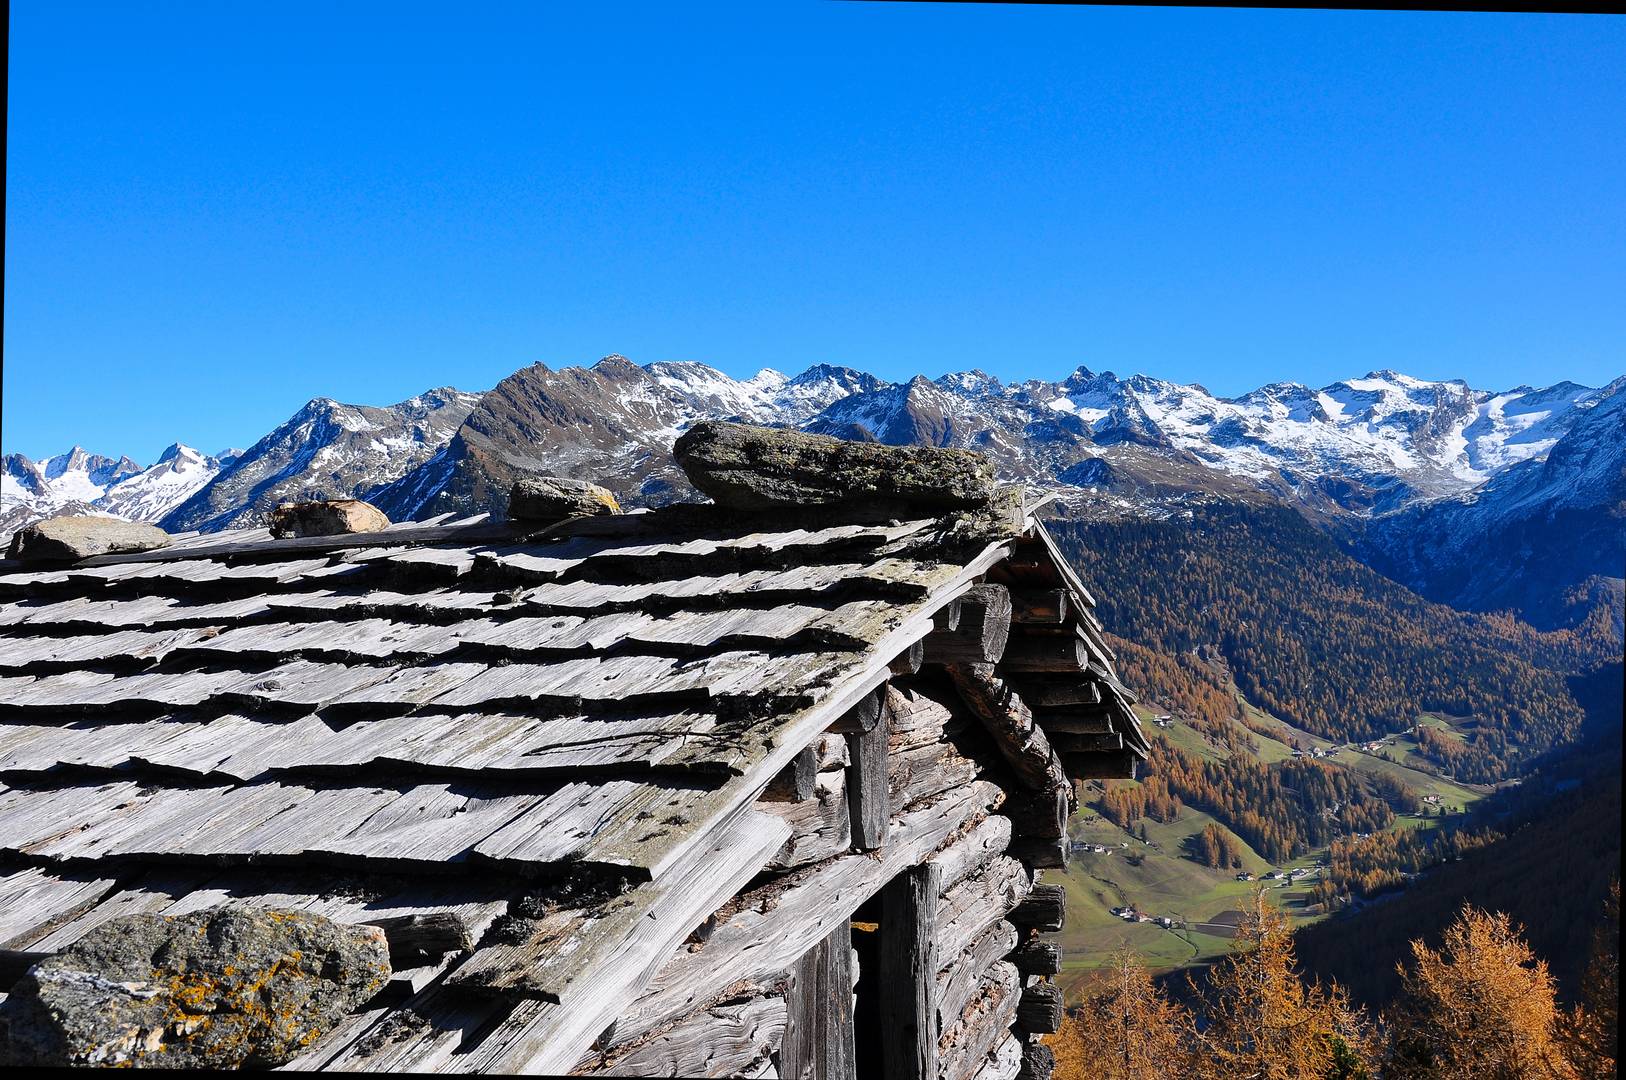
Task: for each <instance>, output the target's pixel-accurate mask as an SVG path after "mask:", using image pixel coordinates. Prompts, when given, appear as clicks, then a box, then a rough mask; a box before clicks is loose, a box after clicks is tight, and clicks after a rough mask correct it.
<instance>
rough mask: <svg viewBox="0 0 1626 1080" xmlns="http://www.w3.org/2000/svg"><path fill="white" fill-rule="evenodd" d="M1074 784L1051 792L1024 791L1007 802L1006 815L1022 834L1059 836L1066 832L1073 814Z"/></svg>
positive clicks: (1018, 833) (1047, 836) (1017, 832)
mask: <svg viewBox="0 0 1626 1080" xmlns="http://www.w3.org/2000/svg"><path fill="white" fill-rule="evenodd" d="M1072 809H1073V793H1072V789H1071V786H1070V785H1068V786H1063V787H1056V788H1051V789H1050V790H1049V791H1035V792H1032V793H1024V794H1022V795H1020V796H1018V797H1016V798H1013V799H1011V800H1010V801H1009V802H1008V803H1006V804H1005V810H1004V812H1005V814H1006V816H1007V817H1009V818H1010V819H1011V821H1012V823H1013V824H1014V825H1015V833H1016V835H1018V836H1022V837H1045V838H1049V837H1057V836H1065V835H1066V834H1067V817H1068V815H1069V814H1070V813H1072Z"/></svg>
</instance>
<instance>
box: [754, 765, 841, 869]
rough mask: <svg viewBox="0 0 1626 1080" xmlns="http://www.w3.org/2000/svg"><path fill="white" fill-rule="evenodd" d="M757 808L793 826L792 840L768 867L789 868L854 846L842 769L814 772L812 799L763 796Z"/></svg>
mask: <svg viewBox="0 0 1626 1080" xmlns="http://www.w3.org/2000/svg"><path fill="white" fill-rule="evenodd" d="M757 810H758V811H759V812H761V813H764V814H773V815H774V816H775V817H778V818H781V819H783V820H784V822H785V823H786V824H787V825H789V826H790V827H791V835H790V839H788V840H786V841H785V846H784V847H782V848H780V849H779V851H778V852H777V853H776V854H775V855H774V857H773V858H772V859H771V860H769V862H768V864H767V866H765V867H764V868H763V869H765V870H790V869H793V868H795V867H798V866H806V865H807V864H809V863H815V862H822V861H823V860H825V859H828V858H830V857H831V856H833V855H839V854H842V853H844V852H846V851H847V850H848V849H849V848H850V847H851V846H852V824H851V818H850V816H849V813H848V810H847V786H846V783H845V782H844V780H843V778H842V775H841V773H839V772H822V773H817V774H815V786H814V795H813V797H812V798H809V799H806V800H803V801H801V802H773V801H768V800H766V799H764V800H761V801H759V802H758V803H757Z"/></svg>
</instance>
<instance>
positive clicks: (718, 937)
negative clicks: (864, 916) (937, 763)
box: [618, 780, 1004, 1038]
mask: <svg viewBox="0 0 1626 1080" xmlns="http://www.w3.org/2000/svg"><path fill="white" fill-rule="evenodd" d="M1003 797H1004V796H1003V793H1002V792H1001V790H1000V789H999V787H998V786H997V785H996V784H993V783H992V782H990V781H987V780H977V781H974V782H972V783H970V784H966V785H963V786H962V787H959V788H956V789H954V790H952V791H947V792H944V793H943V794H942V795H940V796H938V798H937V799H935V800H932V801H930V802H923V803H920V804H918V805H916V806H913V807H909V808H908V809H905V810H903V811H902V812H900V813H899V815H898V817H897V818H896V819H895V820H894V821H893V823H892V826H891V830H890V833H889V835H888V838H887V844H886V846H885V847H883V848H882V849H881V850H880V851H879V852H877V853H875V854H853V855H844V856H841V857H838V858H833V859H829V860H827V861H825V862H823V863H820V864H818V865H816V866H810V867H806V868H804V869H802V870H799V871H797V872H796V873H794V874H790V875H786V876H785V877H784V878H780V879H775V880H773V881H770V882H768V883H766V884H764V885H762V886H760V887H758V888H757V889H754V890H752V891H751V892H750V893H747V894H745V895H744V896H742V897H741V898H740V900H741V904H740V906H739V909H738V910H737V911H735V912H733V913H732V914H731V915H730V916H729V917H728V918H727V919H724V920H722V921H721V922H720V924H719V925H718V926H717V927H716V928H715V929H714V930H713V931H712V933H711V935H710V936H709V937H708V939H707V940H706V942H705V943H704V944H703V945H702V946H701V947H700V948H699V949H697V950H694V951H689V952H681V953H679V954H678V955H676V956H675V957H673V958H672V959H671V960H670V961H669V962H668V963H667V964H666V966H665V967H663V968H662V969H661V970H660V972H659V973H658V974H657V975H656V976H655V980H654V982H653V983H652V984H651V985H650V988H649V990H648V991H647V992H646V993H645V994H644V996H643V997H641V998H640V999H639V1000H638V1001H637V1002H635V1003H634V1004H633V1005H632V1006H631V1007H629V1008H627V1009H624V1010H623V1012H622V1017H621V1022H620V1025H619V1027H618V1031H624V1032H625V1037H627V1038H635V1037H637V1036H639V1035H641V1034H642V1033H644V1032H647V1031H650V1030H653V1029H654V1028H656V1027H658V1026H660V1025H661V1024H663V1023H666V1022H668V1021H669V1020H670V1019H672V1018H674V1017H677V1016H683V1015H686V1014H688V1013H689V1012H692V1011H693V1010H694V1009H696V1008H699V1007H701V1006H703V1005H704V1004H705V1003H706V1002H708V1001H712V1000H716V995H717V994H719V993H720V992H721V991H722V989H724V988H726V987H728V986H730V985H733V984H734V983H736V982H742V981H755V982H759V983H765V982H769V981H771V980H772V979H773V978H774V977H776V976H777V974H778V973H779V972H782V971H784V970H786V969H787V968H789V967H790V965H791V964H793V963H794V962H795V960H796V958H797V957H798V956H800V955H802V953H804V952H805V951H807V950H808V949H810V948H812V947H813V945H814V944H815V943H816V942H817V941H818V940H819V939H820V938H822V937H824V936H825V935H827V934H829V933H830V932H831V930H832V929H833V928H834V927H835V926H837V925H841V926H845V925H846V924H847V921H848V919H849V918H850V917H851V914H852V912H853V911H854V910H855V909H856V908H857V907H858V905H860V904H862V903H863V902H864V901H865V900H867V899H869V898H870V897H871V896H873V895H874V894H875V893H876V892H877V891H879V890H880V888H881V886H882V885H883V883H885V882H887V881H888V880H890V879H891V878H892V877H893V876H895V875H897V874H900V873H902V872H904V871H905V870H907V869H909V868H910V867H911V866H912V865H914V864H915V863H916V862H918V861H919V860H921V859H924V858H925V857H926V856H928V855H930V854H931V853H932V852H933V851H934V850H936V849H937V848H938V847H939V846H941V845H942V844H943V842H944V841H945V840H946V839H947V838H948V837H949V836H951V835H953V834H954V833H956V832H957V831H958V830H959V829H960V828H961V827H962V825H963V823H964V822H965V821H966V820H968V819H972V818H978V817H980V816H981V815H983V814H985V813H986V812H987V811H988V809H989V808H990V807H991V806H994V805H997V804H998V803H999V801H1000V800H1001V799H1003Z"/></svg>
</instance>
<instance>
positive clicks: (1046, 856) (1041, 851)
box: [1011, 836, 1070, 870]
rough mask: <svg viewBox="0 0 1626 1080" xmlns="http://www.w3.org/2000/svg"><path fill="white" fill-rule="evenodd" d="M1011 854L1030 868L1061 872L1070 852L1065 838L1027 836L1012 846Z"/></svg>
mask: <svg viewBox="0 0 1626 1080" xmlns="http://www.w3.org/2000/svg"><path fill="white" fill-rule="evenodd" d="M1011 854H1012V855H1014V856H1016V857H1017V858H1018V859H1021V860H1022V861H1023V862H1025V863H1027V864H1028V865H1029V866H1034V867H1038V868H1040V869H1043V870H1061V869H1063V868H1065V867H1066V866H1067V860H1068V856H1069V854H1070V852H1069V848H1068V844H1067V838H1066V837H1064V836H1025V837H1022V838H1021V839H1019V840H1016V841H1015V842H1013V843H1012V844H1011Z"/></svg>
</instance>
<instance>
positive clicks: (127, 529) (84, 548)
mask: <svg viewBox="0 0 1626 1080" xmlns="http://www.w3.org/2000/svg"><path fill="white" fill-rule="evenodd" d="M168 545H169V534H168V533H167V532H165V531H164V530H163V529H160V528H158V527H157V526H155V525H147V524H145V523H143V522H140V521H123V520H120V519H119V518H107V517H90V516H88V515H83V516H80V515H67V516H64V517H54V518H46V519H45V520H44V521H36V522H35V523H34V524H32V525H30V526H28V527H27V528H25V529H21V530H19V531H18V532H17V534H16V535H15V536H13V537H12V538H11V551H10V555H11V557H12V558H13V559H21V560H23V561H25V562H71V561H73V560H75V559H88V558H90V557H91V556H92V555H122V554H124V553H126V552H131V551H152V550H153V549H154V548H161V547H167V546H168Z"/></svg>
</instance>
